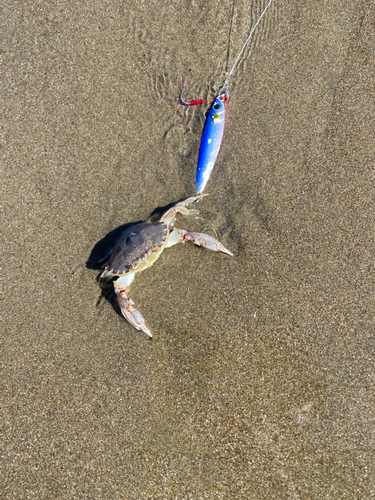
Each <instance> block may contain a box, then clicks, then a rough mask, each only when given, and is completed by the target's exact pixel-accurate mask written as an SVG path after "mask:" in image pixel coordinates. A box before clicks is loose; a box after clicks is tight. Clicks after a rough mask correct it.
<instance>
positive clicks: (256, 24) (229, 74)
mask: <svg viewBox="0 0 375 500" xmlns="http://www.w3.org/2000/svg"><path fill="white" fill-rule="evenodd" d="M272 2H273V0H270V1H269V2H268V4H267V6H266V8H265V9H264V11H263V12H262V14H261V15H260V17H259V19H258V21H257V22H256V23H255V25H254V27H253V28H252V30H251V31H250V34H249V36H248V37H247V39H246V41H245V43H244V44H243V46H242V49H241V50H240V53H239V54H238V56H237V59H236V60H235V61H234V64H233V66H232V69H231V70H230V71H229V73H228V75H227V77H226V79H225V82H224V83H223V85H222V86H221V87H220V91H219V95H222V94H225V93H226V92H228V84H229V79H230V77H231V76H232V74H233V72H234V70H235V69H236V66H237V64H238V62H239V60H240V59H241V56H242V53H243V51H244V50H245V48H246V45H247V44H248V42H249V40H250V38H251V36H252V34H253V33H254V31H255V29H256V27H257V26H258V24H259V23H260V21H261V19H262V17H263V16H264V14H265V13H266V11H267V9H268V7H269V6H270V5H271V3H272Z"/></svg>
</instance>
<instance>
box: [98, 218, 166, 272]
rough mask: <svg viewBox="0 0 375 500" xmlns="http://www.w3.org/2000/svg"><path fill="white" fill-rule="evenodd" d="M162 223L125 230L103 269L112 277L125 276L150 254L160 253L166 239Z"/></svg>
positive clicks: (164, 226) (143, 223)
mask: <svg viewBox="0 0 375 500" xmlns="http://www.w3.org/2000/svg"><path fill="white" fill-rule="evenodd" d="M168 231H169V230H168V226H167V225H166V224H164V222H154V223H150V222H142V223H140V224H136V225H135V226H132V227H129V228H128V229H126V230H125V231H124V232H123V233H122V234H121V236H120V238H119V239H118V241H117V243H116V245H115V248H114V249H113V252H112V255H111V257H110V259H109V261H108V262H107V263H106V265H105V269H106V270H108V271H109V272H110V273H112V274H113V275H119V276H121V275H123V274H126V273H127V272H128V271H129V270H130V268H132V267H133V268H134V267H137V264H138V263H140V262H142V261H144V260H145V259H146V258H147V257H148V256H149V255H150V254H154V255H155V256H156V255H157V254H158V253H160V252H161V251H162V249H163V246H164V244H165V242H166V240H167V237H168Z"/></svg>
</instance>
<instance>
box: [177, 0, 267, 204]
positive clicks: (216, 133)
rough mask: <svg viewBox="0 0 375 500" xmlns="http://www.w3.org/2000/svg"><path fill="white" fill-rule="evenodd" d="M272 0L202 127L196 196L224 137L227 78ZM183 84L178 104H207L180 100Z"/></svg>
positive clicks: (207, 176) (203, 186)
mask: <svg viewBox="0 0 375 500" xmlns="http://www.w3.org/2000/svg"><path fill="white" fill-rule="evenodd" d="M272 2H273V0H270V1H269V2H268V4H267V7H266V8H265V9H264V11H263V12H262V14H261V15H260V17H259V19H258V21H257V22H256V23H255V25H254V27H253V28H252V30H251V31H250V34H249V36H248V37H247V39H246V42H245V43H244V45H243V46H242V49H241V51H240V53H239V54H238V56H237V59H236V60H235V62H234V64H233V67H232V69H231V70H230V72H229V73H228V76H227V78H226V80H225V82H224V83H223V84H222V86H221V88H220V90H219V95H218V97H216V99H214V100H213V101H214V102H213V104H212V106H211V109H210V112H209V114H208V116H207V118H206V123H205V125H204V129H203V134H202V139H201V144H200V147H199V156H198V165H197V177H196V189H197V193H198V194H202V193H203V191H204V189H205V187H206V184H207V182H208V179H209V178H210V175H211V172H212V170H213V168H214V165H215V162H216V158H217V156H218V154H219V151H220V146H221V141H222V139H223V135H224V125H225V106H224V104H225V103H227V102H229V93H228V83H229V78H230V77H231V76H232V74H233V72H234V70H235V68H236V66H237V64H238V62H239V60H240V58H241V55H242V53H243V51H244V50H245V47H246V45H247V43H248V41H249V40H250V38H251V36H252V34H253V33H254V30H255V28H256V27H257V26H258V24H259V22H260V20H261V19H262V17H263V15H264V14H265V13H266V10H267V9H268V7H269V6H270V5H271V3H272ZM185 83H186V78H185V80H184V82H183V84H182V87H181V93H180V99H179V101H180V104H183V105H184V106H193V105H195V104H202V103H204V102H207V101H208V100H209V99H200V100H196V101H185V100H184V99H183V98H182V94H183V92H184V91H185Z"/></svg>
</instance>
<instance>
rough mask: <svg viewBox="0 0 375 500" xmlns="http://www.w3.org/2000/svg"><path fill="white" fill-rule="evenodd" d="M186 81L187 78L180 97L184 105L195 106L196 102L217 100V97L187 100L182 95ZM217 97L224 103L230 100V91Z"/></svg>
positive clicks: (183, 83)
mask: <svg viewBox="0 0 375 500" xmlns="http://www.w3.org/2000/svg"><path fill="white" fill-rule="evenodd" d="M185 83H186V78H185V79H184V81H183V82H182V86H181V92H180V97H179V98H178V100H179V102H180V104H182V105H183V106H195V105H196V104H203V103H204V102H208V101H215V99H199V100H197V101H185V99H184V98H183V97H182V94H183V93H184V92H185ZM216 99H220V101H222V102H224V103H227V102H229V93H228V91H227V90H225V91H224V92H223V93H222V94H221V95H219V96H218V97H217V98H216Z"/></svg>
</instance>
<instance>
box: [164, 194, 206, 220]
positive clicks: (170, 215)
mask: <svg viewBox="0 0 375 500" xmlns="http://www.w3.org/2000/svg"><path fill="white" fill-rule="evenodd" d="M203 196H207V195H206V194H200V195H198V196H192V197H191V198H187V199H186V200H183V201H180V202H179V203H177V204H176V205H174V206H173V207H172V208H170V209H169V210H168V211H167V212H166V213H165V214H164V215H163V217H162V219H161V220H162V221H163V222H164V224H166V225H167V226H169V224H170V223H171V222H172V221H173V219H174V218H175V217H176V215H177V214H178V213H179V214H181V215H185V216H192V215H198V214H199V210H195V209H194V208H191V209H189V208H186V207H187V206H188V205H190V204H191V203H193V202H194V201H197V200H200V199H201V198H203Z"/></svg>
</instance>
